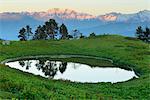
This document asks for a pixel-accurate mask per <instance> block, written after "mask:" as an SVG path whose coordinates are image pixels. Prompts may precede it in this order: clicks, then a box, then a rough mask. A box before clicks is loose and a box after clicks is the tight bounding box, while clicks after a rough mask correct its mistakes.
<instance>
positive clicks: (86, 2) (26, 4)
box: [0, 0, 150, 15]
mask: <svg viewBox="0 0 150 100" xmlns="http://www.w3.org/2000/svg"><path fill="white" fill-rule="evenodd" d="M51 8H61V9H65V8H68V9H73V10H76V11H79V12H85V13H90V14H93V15H99V14H105V13H109V12H120V13H135V12H138V11H141V10H150V0H0V12H21V11H29V12H34V11H37V12H38V11H47V10H48V9H51Z"/></svg>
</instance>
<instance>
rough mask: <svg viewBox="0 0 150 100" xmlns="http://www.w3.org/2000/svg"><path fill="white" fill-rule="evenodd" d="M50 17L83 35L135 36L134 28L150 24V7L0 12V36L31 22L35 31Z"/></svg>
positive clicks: (10, 36) (11, 35)
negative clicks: (129, 10)
mask: <svg viewBox="0 0 150 100" xmlns="http://www.w3.org/2000/svg"><path fill="white" fill-rule="evenodd" d="M50 18H53V19H55V20H56V21H57V22H58V24H59V25H60V24H62V23H64V24H65V25H66V26H67V27H68V30H69V32H71V31H72V30H73V29H78V30H79V31H80V32H81V33H83V34H84V35H86V36H88V35H89V33H91V32H95V33H96V34H104V33H105V34H120V35H125V36H134V34H135V29H136V28H137V27H138V26H139V25H140V26H143V27H150V11H149V10H143V11H139V12H137V13H133V14H122V13H116V12H111V13H107V14H104V15H98V16H94V15H91V14H88V13H80V12H76V11H74V10H71V9H59V8H54V9H49V10H48V11H45V12H44V11H43V12H3V13H0V38H2V39H9V40H17V35H18V32H19V30H20V29H21V28H22V27H25V26H26V25H30V26H31V27H32V31H33V32H34V31H35V29H36V27H37V26H38V25H42V24H44V22H45V21H47V20H48V19H50Z"/></svg>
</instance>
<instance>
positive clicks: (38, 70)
mask: <svg viewBox="0 0 150 100" xmlns="http://www.w3.org/2000/svg"><path fill="white" fill-rule="evenodd" d="M6 65H9V66H10V67H12V68H16V69H19V70H22V71H24V72H29V73H33V74H35V75H40V76H43V77H46V78H50V79H65V80H70V81H76V82H92V83H96V82H112V83H115V82H122V81H127V80H129V79H131V78H133V77H137V76H136V75H135V73H134V71H128V70H124V69H121V68H117V67H116V68H111V67H105V68H101V67H90V66H89V65H85V64H79V63H72V62H65V61H50V60H45V59H39V60H22V61H15V62H8V63H6Z"/></svg>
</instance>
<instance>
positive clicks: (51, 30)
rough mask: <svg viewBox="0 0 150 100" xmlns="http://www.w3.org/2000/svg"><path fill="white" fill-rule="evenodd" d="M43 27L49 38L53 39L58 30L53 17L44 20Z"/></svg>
mask: <svg viewBox="0 0 150 100" xmlns="http://www.w3.org/2000/svg"><path fill="white" fill-rule="evenodd" d="M43 27H44V29H45V32H46V34H47V35H48V36H49V38H50V39H54V38H55V35H56V33H57V32H58V24H57V23H56V21H55V20H54V19H50V20H49V21H47V22H45V25H44V26H43Z"/></svg>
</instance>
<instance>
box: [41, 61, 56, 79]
mask: <svg viewBox="0 0 150 100" xmlns="http://www.w3.org/2000/svg"><path fill="white" fill-rule="evenodd" d="M57 71H58V68H57V64H56V62H51V61H48V62H47V63H46V64H45V66H44V67H43V68H42V72H43V73H44V74H45V76H49V77H50V78H53V77H54V76H55V75H56V73H57Z"/></svg>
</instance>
